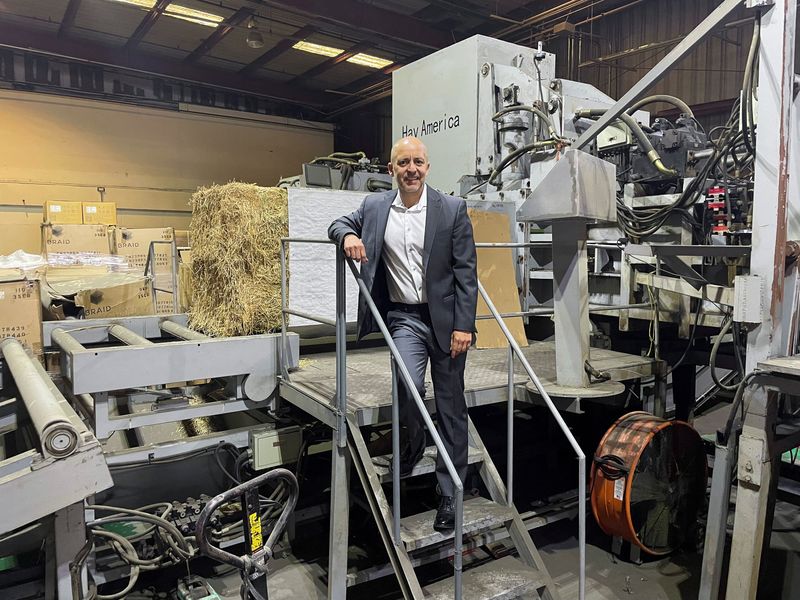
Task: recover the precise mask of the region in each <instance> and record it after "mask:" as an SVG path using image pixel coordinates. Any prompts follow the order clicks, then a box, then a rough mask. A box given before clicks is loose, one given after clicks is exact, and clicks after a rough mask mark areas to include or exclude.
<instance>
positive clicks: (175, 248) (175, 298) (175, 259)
mask: <svg viewBox="0 0 800 600" xmlns="http://www.w3.org/2000/svg"><path fill="white" fill-rule="evenodd" d="M170 250H171V251H172V273H171V274H172V310H173V311H174V312H175V313H176V314H177V313H179V312H180V307H179V306H178V246H177V244H176V243H175V237H174V235H173V238H172V243H171V244H170ZM153 278H155V272H154V273H153Z"/></svg>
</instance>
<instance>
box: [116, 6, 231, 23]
mask: <svg viewBox="0 0 800 600" xmlns="http://www.w3.org/2000/svg"><path fill="white" fill-rule="evenodd" d="M111 1H112V2H119V3H120V4H130V5H132V6H138V7H139V8H144V9H147V10H150V9H152V8H154V7H155V5H156V0H111ZM164 14H165V15H166V16H168V17H173V18H175V19H182V20H184V21H189V22H190V23H197V24H198V25H205V26H206V27H216V26H217V25H219V24H220V23H222V21H224V20H225V19H224V17H220V16H219V15H215V14H214V13H210V12H205V11H203V10H195V9H194V8H189V7H188V6H181V5H180V4H168V5H167V8H166V9H164Z"/></svg>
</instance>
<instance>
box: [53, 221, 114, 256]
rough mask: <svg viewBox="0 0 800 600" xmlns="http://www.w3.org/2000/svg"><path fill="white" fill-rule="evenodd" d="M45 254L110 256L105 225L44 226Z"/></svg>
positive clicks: (108, 239)
mask: <svg viewBox="0 0 800 600" xmlns="http://www.w3.org/2000/svg"><path fill="white" fill-rule="evenodd" d="M42 237H43V241H44V253H45V254H79V253H87V254H111V253H112V252H111V245H110V243H109V242H110V238H109V235H108V228H107V227H106V226H105V225H45V226H44V230H43V235H42Z"/></svg>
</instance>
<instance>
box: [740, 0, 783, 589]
mask: <svg viewBox="0 0 800 600" xmlns="http://www.w3.org/2000/svg"><path fill="white" fill-rule="evenodd" d="M796 15H797V2H796V1H795V0H779V1H778V2H776V3H775V5H774V6H773V7H772V8H769V9H768V10H767V12H766V13H764V15H763V16H762V17H761V44H760V47H759V68H758V83H759V85H758V150H757V153H756V161H755V189H754V194H753V197H754V198H755V201H754V205H753V242H752V253H751V257H750V269H751V272H752V273H756V274H758V276H759V277H761V278H762V281H763V285H762V289H763V290H764V291H765V294H764V302H763V305H762V322H761V324H760V325H759V326H758V327H757V328H756V329H755V330H753V331H752V332H750V334H749V336H748V340H747V367H746V370H747V372H751V371H753V370H754V369H755V368H756V365H757V364H758V363H759V362H761V361H763V360H765V359H767V358H769V357H773V356H781V355H784V354H786V352H787V346H788V343H787V342H788V340H787V339H786V338H787V331H788V330H789V329H790V323H788V322H784V319H782V318H781V316H782V314H783V308H784V307H783V301H784V283H785V282H784V276H785V258H786V240H787V233H786V230H787V211H788V210H789V209H790V207H789V205H788V186H789V156H790V146H792V145H793V144H791V141H790V139H791V135H790V132H791V131H792V127H791V121H792V111H791V109H792V100H793V84H794V56H795V23H796V21H795V19H796ZM795 118H796V116H795ZM795 144H796V141H795ZM792 149H795V148H792ZM795 175H796V174H795ZM744 402H745V405H746V406H748V412H747V416H746V418H745V422H744V425H743V428H742V436H741V438H740V440H739V461H738V465H739V468H738V488H737V495H736V516H735V522H734V530H733V542H732V545H731V559H730V568H729V572H728V587H727V589H728V592H727V593H728V598H732V599H738V598H747V599H752V598H755V597H756V593H757V590H758V577H759V567H760V564H761V554H762V550H763V547H764V544H765V541H768V540H765V537H768V532H769V526H768V524H769V523H770V522H771V520H770V515H769V514H768V511H769V507H770V505H771V501H770V498H771V494H770V491H771V489H772V488H773V486H774V481H773V477H774V473H773V464H772V463H773V457H772V455H771V442H772V437H773V423H774V417H775V414H776V411H777V407H776V403H777V397H776V394H775V393H773V392H769V391H768V390H767V389H766V388H764V387H761V386H753V387H751V388H748V389H747V390H746V391H745V398H744ZM775 459H779V457H775Z"/></svg>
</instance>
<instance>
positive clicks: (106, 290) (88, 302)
mask: <svg viewBox="0 0 800 600" xmlns="http://www.w3.org/2000/svg"><path fill="white" fill-rule="evenodd" d="M75 305H76V306H78V307H82V308H83V317H84V318H85V319H105V318H107V317H139V316H144V315H152V314H153V297H152V295H151V291H150V284H149V283H148V282H147V281H146V280H145V279H144V278H142V280H141V281H138V282H132V283H123V284H121V285H114V286H109V287H95V288H89V289H86V290H82V291H80V292H78V293H77V294H75Z"/></svg>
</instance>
